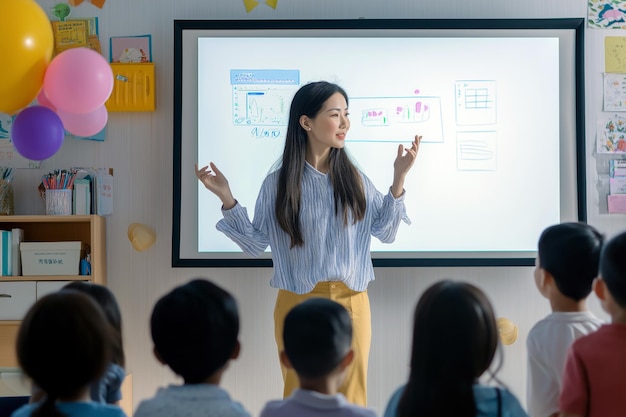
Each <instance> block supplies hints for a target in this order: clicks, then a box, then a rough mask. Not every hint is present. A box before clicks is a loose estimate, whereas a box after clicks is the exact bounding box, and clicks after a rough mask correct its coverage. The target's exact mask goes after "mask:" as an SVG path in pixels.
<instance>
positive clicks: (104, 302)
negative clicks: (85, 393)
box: [63, 281, 126, 404]
mask: <svg viewBox="0 0 626 417" xmlns="http://www.w3.org/2000/svg"><path fill="white" fill-rule="evenodd" d="M63 289H66V290H74V291H79V292H82V293H85V294H87V295H88V296H90V297H91V298H92V299H93V300H94V301H95V302H96V303H97V304H98V305H99V306H100V308H102V311H103V312H104V315H105V317H106V318H107V321H108V322H109V324H110V325H111V327H112V330H113V331H112V336H113V340H112V345H113V346H112V356H111V363H109V365H108V366H107V369H106V372H105V373H104V375H103V377H102V378H100V380H99V381H97V382H94V383H93V384H91V388H90V392H91V399H92V400H93V401H96V402H100V403H108V404H117V403H119V401H120V400H121V399H122V391H121V387H122V382H123V381H124V377H125V376H126V372H125V371H124V362H125V357H124V346H123V344H122V313H121V312H120V308H119V306H118V304H117V300H116V299H115V295H113V293H112V292H111V290H109V289H108V288H107V287H105V286H103V285H98V284H90V283H87V282H83V281H74V282H72V283H70V284H68V285H66V286H65V287H63Z"/></svg>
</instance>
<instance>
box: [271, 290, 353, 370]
mask: <svg viewBox="0 0 626 417" xmlns="http://www.w3.org/2000/svg"><path fill="white" fill-rule="evenodd" d="M283 341H284V344H285V354H286V355H287V358H289V362H290V363H291V366H293V369H294V370H295V371H296V373H297V374H298V376H299V377H304V378H319V377H323V376H325V375H328V374H329V373H330V372H331V371H332V370H333V369H335V368H336V367H337V366H338V365H339V364H340V363H341V361H342V359H343V358H344V357H345V356H346V354H348V352H349V351H350V345H351V343H352V320H351V319H350V315H349V314H348V311H347V310H346V309H345V308H344V307H343V306H342V305H340V304H338V303H336V302H334V301H332V300H328V299H325V298H309V299H308V300H306V301H304V302H302V303H301V304H298V305H297V306H296V307H294V308H293V309H292V310H291V311H289V313H288V314H287V316H286V317H285V324H284V327H283Z"/></svg>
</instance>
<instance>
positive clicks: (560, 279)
mask: <svg viewBox="0 0 626 417" xmlns="http://www.w3.org/2000/svg"><path fill="white" fill-rule="evenodd" d="M603 241H604V238H603V236H602V235H601V234H600V233H599V232H598V231H597V230H596V229H594V228H593V227H591V226H589V225H588V224H584V223H561V224H557V225H554V226H550V227H548V228H547V229H545V230H544V231H543V233H541V236H540V237H539V245H538V246H539V251H538V255H537V268H536V270H535V280H536V281H537V286H538V287H539V288H540V290H541V287H542V282H543V281H544V280H542V279H541V278H542V275H541V274H542V273H547V274H549V276H550V277H551V278H552V280H553V281H554V284H555V285H556V288H557V289H558V290H559V292H560V293H561V294H562V295H564V296H565V297H567V298H571V299H572V300H574V301H581V300H584V299H585V298H587V296H588V295H589V293H590V292H591V284H592V282H593V280H594V279H595V278H596V277H597V276H598V265H599V263H600V251H601V250H602V243H603ZM542 292H543V291H542Z"/></svg>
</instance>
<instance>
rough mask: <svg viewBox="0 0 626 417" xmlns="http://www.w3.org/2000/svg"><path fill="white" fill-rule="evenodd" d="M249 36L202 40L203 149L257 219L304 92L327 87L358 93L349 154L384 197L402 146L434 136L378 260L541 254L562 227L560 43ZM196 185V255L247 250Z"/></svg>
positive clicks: (204, 158) (200, 153)
mask: <svg viewBox="0 0 626 417" xmlns="http://www.w3.org/2000/svg"><path fill="white" fill-rule="evenodd" d="M244 35H245V36H243V35H242V36H241V37H225V36H220V37H206V38H204V37H200V38H198V40H197V51H198V61H197V68H196V69H194V71H196V72H197V76H198V84H197V115H195V117H197V139H198V141H197V149H193V151H194V156H195V154H196V151H197V161H198V163H199V164H201V165H207V164H208V163H209V162H210V161H213V162H215V163H216V164H217V166H218V167H219V168H220V170H221V171H222V172H223V173H224V174H225V175H226V177H227V178H228V180H229V184H230V186H231V188H232V191H233V195H234V196H235V198H237V200H238V201H239V202H240V203H241V204H242V205H243V206H245V207H246V208H247V210H248V214H249V215H250V216H251V217H252V216H254V208H255V203H256V198H257V195H258V192H259V189H260V187H261V183H262V181H263V179H264V178H265V177H266V176H267V174H268V173H269V172H270V171H271V170H272V169H275V168H276V167H277V166H278V165H279V164H280V158H281V155H282V151H283V147H284V140H285V133H286V129H287V118H288V115H289V107H290V103H291V100H292V97H293V95H294V93H295V92H296V91H297V90H298V88H299V87H300V86H302V85H304V84H306V83H308V82H311V81H318V80H326V81H330V82H334V83H337V84H339V85H340V86H341V87H343V88H344V89H345V90H346V92H347V94H348V96H349V113H350V116H349V118H350V123H351V127H350V130H349V131H348V133H347V136H346V145H345V146H346V149H347V151H348V154H349V155H350V157H351V158H352V159H353V160H354V161H355V164H356V165H357V167H358V168H359V169H360V170H362V171H363V172H364V173H365V174H366V175H367V176H368V177H369V178H370V179H371V180H372V182H373V183H374V185H375V186H376V188H377V189H378V190H380V191H381V192H382V193H386V192H387V190H388V189H389V187H390V185H391V183H392V180H393V163H394V159H395V157H396V153H397V149H398V144H399V143H403V144H405V145H407V146H409V145H410V143H411V141H412V140H413V138H414V136H415V135H416V134H420V135H422V137H423V143H422V146H421V147H420V152H419V157H418V160H417V162H416V164H415V166H414V167H413V169H412V170H411V171H410V173H409V175H408V176H407V178H406V182H405V189H406V195H405V204H406V209H407V216H408V217H409V218H410V219H411V222H412V224H411V225H410V226H408V225H406V224H402V225H401V226H400V229H399V232H398V235H397V236H396V240H395V242H394V243H393V244H391V245H388V244H382V243H381V242H379V241H378V240H376V239H373V240H372V250H373V251H376V252H377V253H387V252H394V253H402V252H416V251H424V252H431V251H434V252H445V253H448V254H449V253H454V252H481V251H494V252H500V251H534V250H536V243H537V237H538V236H539V234H540V233H541V231H542V230H543V228H545V227H546V226H548V225H550V224H554V223H558V222H559V221H560V219H561V211H560V196H561V190H560V184H561V178H560V173H561V170H560V169H561V167H560V165H559V161H560V156H559V155H560V153H559V152H560V131H559V127H560V124H559V123H560V119H561V116H560V113H559V112H560V108H559V53H560V52H559V39H558V38H555V37H536V38H521V37H520V38H515V37H509V38H491V37H488V36H484V37H467V38H463V37H436V36H428V37H400V36H398V37H391V36H390V37H371V36H369V32H367V33H364V34H362V35H363V37H336V38H332V39H330V40H329V38H328V37H304V36H302V37H295V36H294V37H290V36H289V34H287V33H282V32H281V33H280V36H267V37H261V36H259V34H258V33H257V32H254V31H251V32H250V33H245V34H244ZM233 51H237V52H236V53H234V52H233ZM241 51H245V52H241ZM300 51H307V53H300ZM407 51H410V53H408V52H407ZM216 57H220V58H219V59H216ZM193 94H194V95H193V97H194V99H196V96H195V94H196V89H195V86H194V90H193ZM189 95H191V94H189ZM194 110H195V109H194ZM183 125H184V126H185V124H183ZM193 135H194V139H195V136H196V132H195V131H194V132H193ZM194 146H195V143H194ZM196 182H197V181H196ZM194 186H195V187H197V196H198V198H197V200H198V201H197V213H198V216H197V218H198V235H197V244H198V251H199V252H219V253H228V254H233V256H237V255H238V254H241V250H240V249H239V247H238V246H236V245H235V244H234V243H233V242H232V241H230V239H228V238H227V237H226V236H224V235H223V234H221V233H219V232H217V231H216V230H215V224H216V223H217V222H218V221H219V220H220V218H221V217H222V214H221V211H220V208H221V205H220V202H219V200H218V199H217V198H216V197H215V196H214V195H213V194H211V193H210V192H208V191H206V190H205V189H204V188H203V187H202V185H201V184H199V183H198V184H196V183H194ZM537 202H541V204H538V203H537ZM194 243H195V242H194Z"/></svg>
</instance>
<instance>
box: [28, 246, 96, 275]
mask: <svg viewBox="0 0 626 417" xmlns="http://www.w3.org/2000/svg"><path fill="white" fill-rule="evenodd" d="M86 250H87V245H85V244H84V243H82V242H22V243H20V252H21V254H22V275H78V273H79V264H80V260H81V258H84V257H85V252H86Z"/></svg>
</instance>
